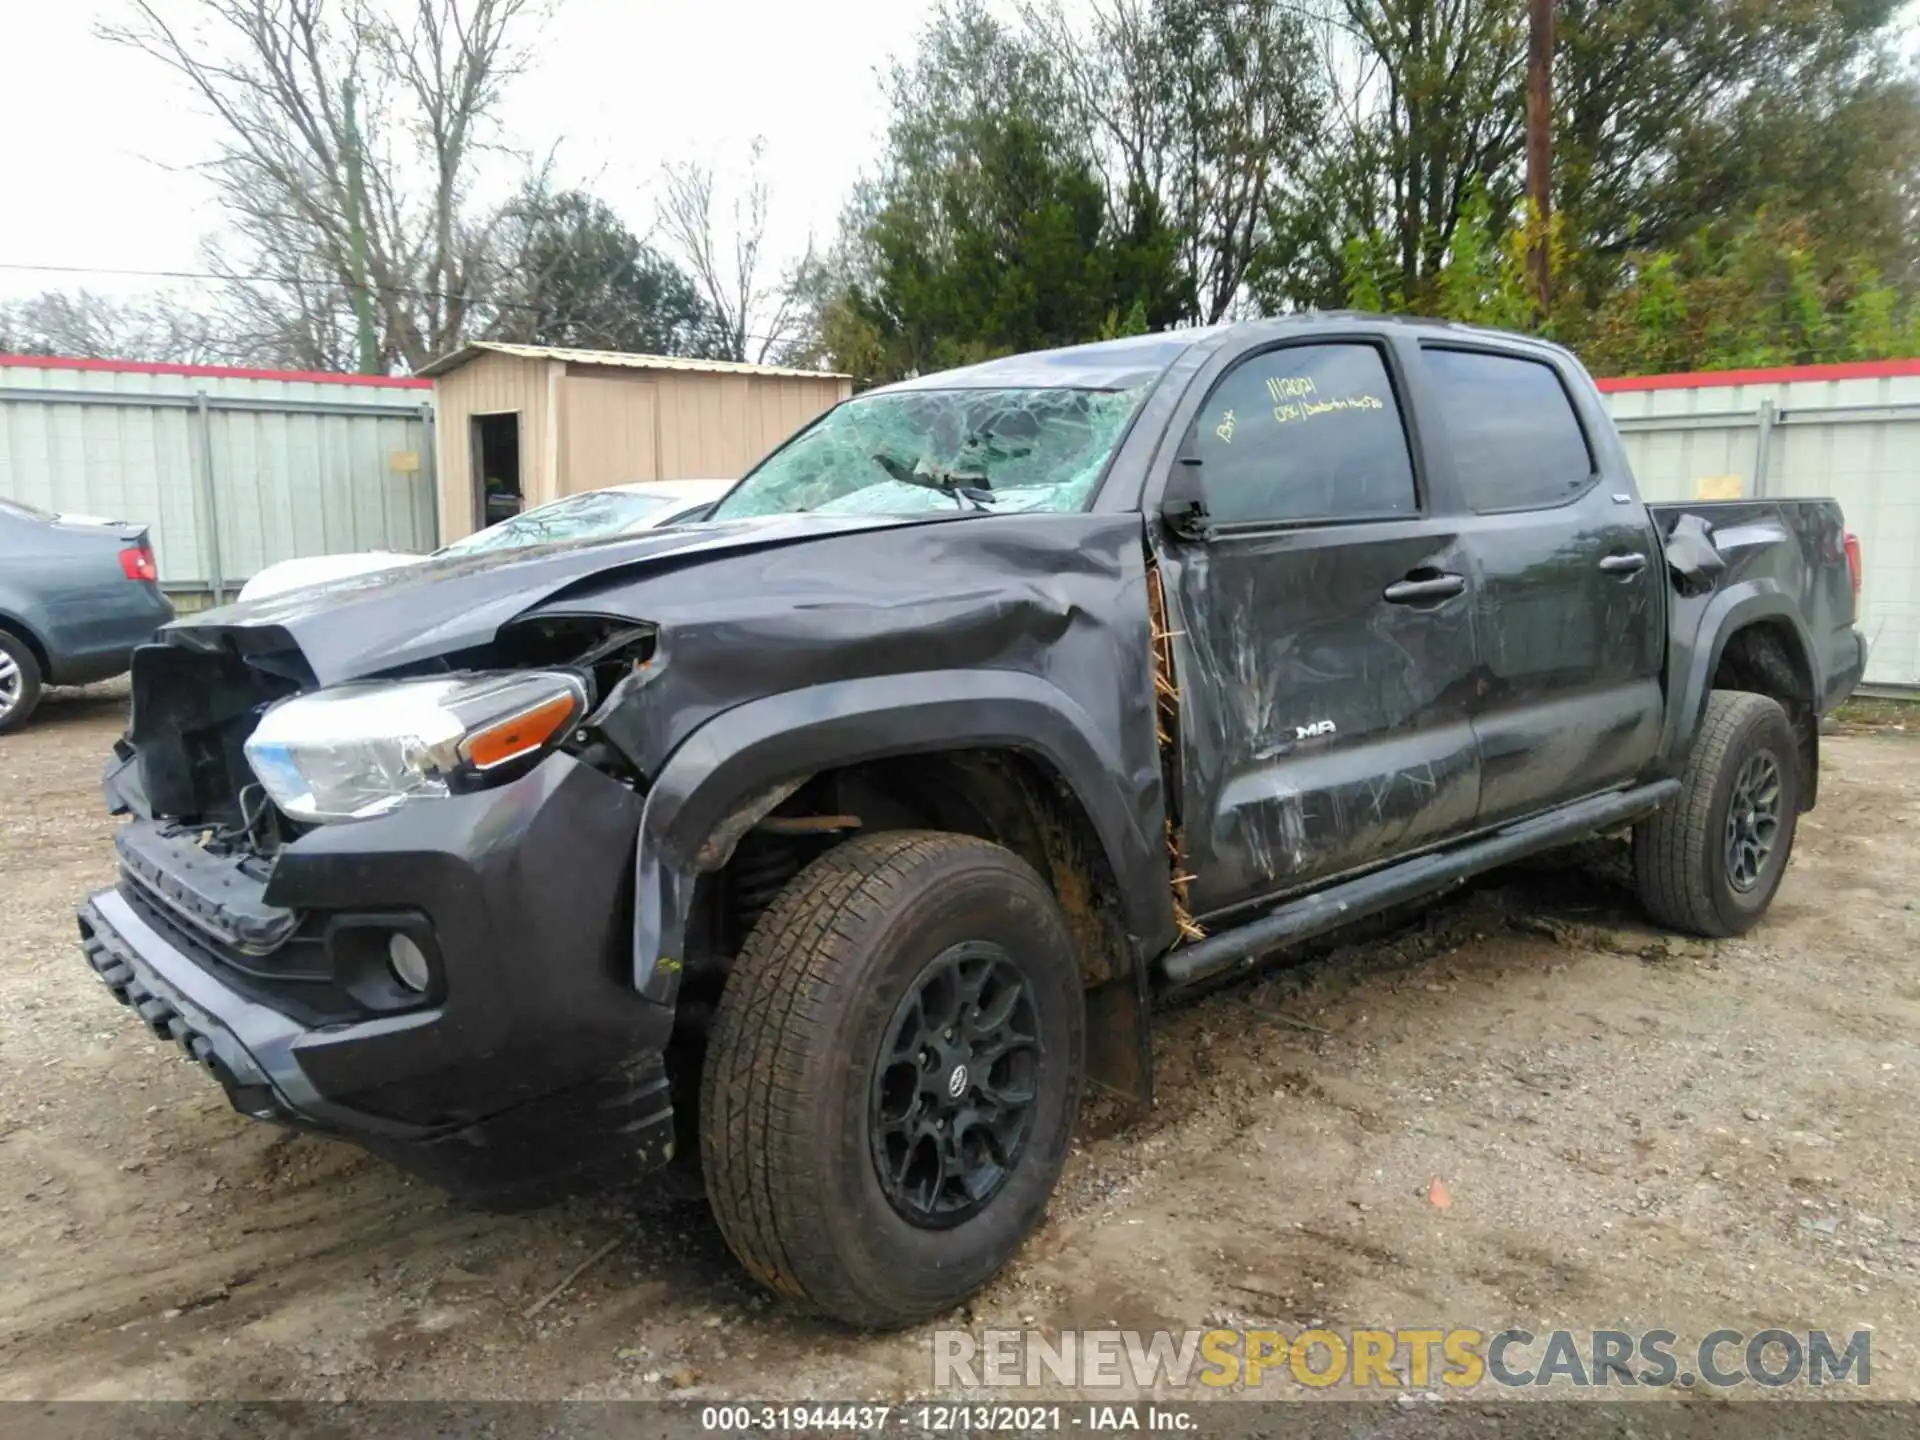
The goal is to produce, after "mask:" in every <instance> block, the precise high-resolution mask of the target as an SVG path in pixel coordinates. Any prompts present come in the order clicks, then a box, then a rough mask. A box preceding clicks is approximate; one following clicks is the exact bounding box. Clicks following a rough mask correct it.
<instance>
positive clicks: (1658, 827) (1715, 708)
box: [1633, 690, 1802, 939]
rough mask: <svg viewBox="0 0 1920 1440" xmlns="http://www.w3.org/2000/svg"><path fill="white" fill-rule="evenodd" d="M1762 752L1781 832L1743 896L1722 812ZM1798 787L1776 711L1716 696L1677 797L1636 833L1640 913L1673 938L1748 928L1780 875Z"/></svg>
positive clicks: (1754, 699) (1759, 698)
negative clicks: (1775, 781)
mask: <svg viewBox="0 0 1920 1440" xmlns="http://www.w3.org/2000/svg"><path fill="white" fill-rule="evenodd" d="M1762 752H1766V753H1770V754H1771V755H1772V756H1773V758H1774V761H1775V762H1776V764H1777V765H1778V767H1779V775H1780V796H1779V804H1778V809H1779V815H1778V826H1779V828H1778V832H1777V836H1776V839H1775V841H1774V844H1773V847H1772V850H1771V852H1770V853H1769V854H1768V856H1767V858H1766V862H1765V864H1764V865H1763V866H1762V867H1761V869H1760V871H1759V876H1758V883H1757V884H1755V885H1754V886H1753V887H1752V888H1751V889H1748V890H1744V891H1743V890H1740V889H1738V888H1736V887H1735V885H1734V883H1733V881H1732V880H1731V878H1730V877H1729V867H1728V862H1727V824H1728V810H1729V808H1730V806H1731V803H1732V799H1733V792H1734V789H1735V786H1736V783H1737V781H1738V779H1739V777H1740V774H1741V771H1742V768H1743V767H1744V766H1745V765H1746V764H1747V762H1748V760H1749V759H1750V758H1752V757H1753V756H1754V755H1756V754H1759V753H1762ZM1801 783H1802V779H1801V775H1800V747H1799V745H1798V743H1797V742H1796V740H1795V738H1794V733H1793V725H1792V723H1791V722H1790V721H1789V720H1788V719H1787V712H1786V711H1784V710H1782V709H1781V708H1780V705H1779V702H1777V701H1775V700H1771V699H1769V698H1768V697H1767V696H1765V695H1754V694H1750V693H1748V692H1746V691H1743V690H1715V691H1714V692H1713V693H1712V694H1711V695H1710V696H1708V698H1707V708H1706V713H1705V714H1704V715H1703V716H1702V717H1701V721H1700V734H1699V736H1698V738H1696V739H1695V741H1694V745H1693V753H1692V755H1691V756H1690V757H1689V759H1688V761H1687V768H1686V771H1685V773H1684V774H1683V775H1682V776H1681V777H1680V784H1681V791H1680V794H1679V795H1678V796H1677V797H1675V798H1674V799H1673V800H1672V801H1670V802H1669V803H1668V804H1666V805H1665V806H1663V807H1662V808H1661V809H1660V810H1658V811H1656V812H1655V813H1654V814H1653V815H1651V816H1649V817H1648V818H1647V819H1645V820H1643V821H1641V822H1640V823H1639V824H1638V825H1636V826H1635V827H1634V831H1633V876H1634V885H1635V888H1636V889H1637V890H1638V891H1639V895H1640V903H1641V904H1643V905H1644V906H1646V909H1647V913H1648V914H1649V915H1651V916H1652V917H1653V918H1654V919H1655V920H1657V921H1659V922H1660V923H1661V924H1662V925H1666V926H1669V927H1670V928H1672V929H1675V930H1684V931H1688V932H1690V933H1691V934H1695V935H1705V936H1708V937H1711V938H1715V939H1718V938H1722V937H1725V936H1729V935H1742V934H1745V933H1746V932H1747V931H1748V930H1750V929H1752V928H1753V926H1754V925H1755V923H1756V922H1758V921H1759V919H1760V917H1761V916H1762V915H1764V914H1766V912H1767V906H1768V905H1769V904H1771V903H1772V901H1773V896H1774V892H1775V891H1776V890H1778V889H1779V888H1780V879H1781V876H1782V875H1784V874H1785V873H1786V868H1787V860H1788V858H1789V856H1790V855H1791V854H1792V852H1793V834H1794V827H1795V822H1796V821H1797V820H1798V818H1799V813H1800V789H1801Z"/></svg>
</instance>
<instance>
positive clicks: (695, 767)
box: [633, 670, 1173, 1004]
mask: <svg viewBox="0 0 1920 1440" xmlns="http://www.w3.org/2000/svg"><path fill="white" fill-rule="evenodd" d="M643 703H644V702H643ZM968 748H998V749H1009V750H1016V751H1022V752H1025V753H1026V754H1029V755H1031V756H1034V757H1035V758H1037V759H1039V760H1042V761H1044V762H1045V763H1047V764H1048V765H1050V766H1051V767H1052V768H1053V769H1054V770H1056V771H1057V772H1058V773H1059V774H1060V775H1061V776H1062V777H1063V778H1064V779H1065V781H1066V783H1067V784H1068V785H1069V786H1070V787H1072V790H1073V792H1074V794H1075V796H1076V797H1077V799H1078V800H1079V802H1080V804H1081V806H1082V807H1083V808H1084V809H1085V811H1086V814H1087V817H1088V819H1089V820H1090V821H1091V822H1092V825H1093V829H1094V832H1095V836H1096V838H1097V840H1098V843H1099V844H1100V846H1101V848H1102V850H1103V851H1104V853H1105V857H1106V860H1107V863H1108V865H1109V866H1110V867H1111V868H1112V872H1113V875H1114V877H1115V878H1116V879H1117V880H1118V882H1119V891H1120V903H1121V906H1122V917H1123V921H1124V924H1125V927H1126V930H1127V932H1128V934H1129V935H1130V936H1133V937H1136V938H1137V939H1138V938H1140V937H1144V938H1145V939H1146V940H1148V941H1154V940H1155V939H1156V938H1157V937H1160V936H1171V935H1172V933H1173V899H1172V891H1171V889H1170V888H1169V885H1168V875H1167V860H1166V854H1165V850H1164V846H1163V844H1162V843H1161V840H1160V838H1159V837H1160V833H1161V830H1162V828H1163V826H1164V821H1163V818H1162V812H1161V805H1162V804H1164V798H1163V797H1161V798H1158V799H1157V801H1156V803H1154V804H1153V805H1151V806H1148V807H1140V806H1139V805H1138V803H1137V801H1132V800H1129V798H1128V795H1127V791H1126V789H1125V787H1124V786H1123V785H1122V783H1121V781H1120V779H1119V778H1118V777H1120V776H1122V775H1123V774H1124V773H1125V772H1124V770H1123V768H1122V766H1121V762H1120V759H1119V756H1118V753H1117V750H1116V748H1115V747H1114V745H1113V744H1111V743H1110V742H1109V741H1108V740H1107V739H1106V737H1102V736H1100V735H1099V734H1098V732H1097V730H1096V728H1095V726H1094V724H1093V721H1092V718H1091V717H1090V716H1089V715H1088V714H1087V712H1086V711H1085V709H1084V708H1082V707H1081V705H1080V704H1079V703H1078V702H1077V701H1075V700H1074V699H1073V697H1072V696H1070V695H1068V694H1067V693H1066V692H1065V691H1063V690H1061V689H1060V688H1059V687H1058V686H1056V685H1054V684H1052V683H1050V682H1049V681H1046V680H1043V679H1041V678H1039V677H1037V676H1033V675H1027V674H1023V673H1021V672H1019V671H1012V670H936V671H922V672H920V673H917V674H907V675H888V676H877V677H872V678H867V679H855V680H844V681H837V682H834V683H832V684H827V685H817V686H811V687H809V688H807V689H804V690H794V691H787V692H784V693H782V694H778V695H772V696H768V697H766V698H765V699H761V700H755V701H752V702H749V703H748V704H745V705H741V706H737V707H735V708H734V709H731V710H727V711H725V712H723V713H722V714H720V715H717V716H715V717H714V718H713V719H711V720H709V721H707V722H706V723H705V724H704V725H702V726H701V727H700V728H699V729H698V730H695V731H694V732H693V733H692V734H691V735H690V736H688V737H687V739H686V740H684V741H683V742H681V744H680V745H679V746H678V747H676V748H675V750H674V751H673V753H672V754H671V756H670V757H669V758H668V760H667V762H666V763H665V764H664V765H663V766H662V767H661V768H660V772H659V774H658V775H657V776H656V777H655V779H654V782H653V785H652V787H651V788H650V789H649V790H648V792H647V800H646V806H645V809H644V810H643V812H642V814H641V819H640V843H639V847H638V853H637V855H636V858H635V862H634V864H635V875H634V880H635V886H634V907H633V908H634V917H633V923H634V933H633V967H634V968H633V981H634V984H635V986H636V987H637V988H638V989H639V990H640V991H641V993H642V994H643V995H646V996H647V998H649V999H652V1000H655V1001H656V1002H658V1003H663V1004H671V1003H672V1001H673V997H674V995H675V993H676V991H677V989H678V986H679V975H680V968H681V960H682V951H683V947H684V945H685V941H686V933H687V921H688V914H689V910H690V907H691V905H692V900H693V889H694V884H695V882H696V880H697V879H698V877H699V875H700V874H701V872H702V871H705V870H712V869H717V868H718V867H719V865H720V864H722V863H724V857H723V856H719V855H716V854H715V853H714V852H713V851H712V849H711V848H707V841H708V838H709V837H710V836H712V835H713V834H714V832H715V831H716V830H717V829H718V828H719V827H720V826H721V824H722V822H724V821H727V820H728V818H729V817H730V816H733V815H735V814H736V813H737V812H739V811H741V810H742V809H743V808H749V807H751V806H752V805H753V802H754V800H755V799H756V798H760V797H765V796H767V795H769V794H774V795H775V796H776V797H777V795H778V792H779V790H780V789H781V787H783V786H786V787H792V786H793V785H795V784H797V783H799V782H803V781H804V780H806V779H807V778H808V777H810V776H812V775H814V774H817V773H819V772H820V771H822V770H828V769H833V768H836V767H838V766H842V765H852V764H857V763H859V762H861V761H865V760H877V759H881V758H884V757H887V756H894V755H908V754H913V753H915V752H916V751H929V750H953V749H968ZM1154 783H1155V794H1156V796H1158V789H1157V786H1158V775H1157V774H1156V775H1155V776H1154ZM774 803H777V798H776V800H775V802H774ZM769 808H770V806H769ZM1143 808H1145V809H1151V810H1152V811H1153V813H1152V814H1142V813H1140V811H1141V810H1142V809H1143ZM703 848H706V849H707V853H705V854H704V855H703V854H702V851H703ZM726 848H727V849H729V850H730V848H731V847H730V846H727V847H726ZM1149 877H1151V878H1149ZM1138 950H1139V946H1138V945H1136V951H1137V952H1138ZM1131 958H1132V959H1133V962H1134V964H1135V965H1136V966H1139V965H1142V964H1144V958H1143V957H1142V955H1141V954H1140V953H1136V954H1135V956H1133V957H1131Z"/></svg>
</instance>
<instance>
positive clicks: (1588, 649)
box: [1416, 340, 1666, 826]
mask: <svg viewBox="0 0 1920 1440" xmlns="http://www.w3.org/2000/svg"><path fill="white" fill-rule="evenodd" d="M1418 363H1419V371H1418V374H1417V376H1416V383H1417V384H1418V385H1419V387H1420V393H1421V398H1422V400H1423V402H1425V405H1424V408H1423V411H1422V415H1423V419H1425V418H1426V417H1427V415H1428V413H1429V412H1431V413H1432V423H1430V424H1428V425H1427V431H1426V433H1427V436H1428V441H1429V443H1430V444H1431V445H1433V446H1434V449H1435V452H1436V454H1435V460H1436V466H1437V467H1443V468H1445V469H1447V470H1448V471H1450V475H1451V482H1452V484H1453V485H1454V486H1456V487H1457V489H1458V492H1459V495H1460V498H1461V500H1462V501H1463V503H1464V504H1465V506H1466V508H1467V509H1468V510H1469V511H1471V512H1472V514H1471V516H1470V517H1467V518H1464V519H1463V520H1462V523H1461V527H1460V531H1461V537H1462V543H1463V545H1464V546H1465V549H1466V552H1467V556H1468V563H1469V565H1470V567H1471V580H1472V585H1473V589H1474V592H1475V596H1476V599H1475V603H1474V608H1473V623H1474V630H1475V645H1476V649H1477V651H1478V655H1479V666H1478V669H1477V671H1476V674H1475V690H1476V692H1477V693H1476V696H1475V700H1474V717H1473V725H1474V730H1475V733H1476V734H1477V736H1478V737H1479V744H1480V808H1479V814H1478V817H1477V823H1478V824H1479V825H1482V826H1485V825H1491V824H1497V823H1499V822H1501V821H1503V820H1508V819H1512V818H1514V817H1516V816H1519V815H1524V814H1527V813H1529V812H1531V811H1535V810H1541V809H1545V808H1548V807H1550V806H1552V805H1555V804H1559V803H1562V802H1564V801H1567V800H1571V799H1574V798H1577V797H1578V796H1581V795H1586V794H1591V793H1593V792H1595V791H1598V790H1603V789H1606V788H1608V787H1609V786H1611V785H1615V784H1619V783H1621V782H1623V781H1626V780H1630V779H1632V778H1634V777H1635V776H1636V775H1638V774H1639V773H1641V772H1642V771H1643V770H1644V769H1645V767H1646V766H1647V764H1648V763H1649V762H1650V761H1651V760H1652V758H1653V755H1654V752H1655V749H1656V747H1657V746H1658V744H1659V738H1660V724H1661V719H1662V716H1663V714H1664V708H1663V699H1662V692H1661V688H1660V677H1661V663H1662V656H1663V652H1664V648H1665V647H1664V636H1665V629H1664V627H1665V624H1666V616H1665V608H1664V603H1665V602H1664V591H1663V590H1662V588H1661V587H1662V578H1663V574H1664V571H1663V567H1662V565H1661V563H1660V550H1659V548H1658V544H1657V537H1656V536H1655V535H1654V532H1653V528H1652V522H1651V520H1650V519H1649V517H1648V515H1647V511H1646V507H1645V506H1644V505H1642V504H1641V503H1640V502H1639V498H1638V496H1637V495H1635V494H1634V491H1633V484H1632V481H1631V478H1630V477H1629V474H1628V471H1627V469H1626V465H1625V461H1624V459H1623V458H1621V457H1620V455H1619V453H1618V446H1617V443H1615V442H1614V439H1613V436H1612V432H1611V430H1610V429H1609V428H1607V426H1608V422H1607V420H1606V417H1605V415H1604V414H1603V413H1601V412H1600V408H1599V401H1598V400H1597V398H1595V397H1594V395H1593V393H1592V388H1591V385H1590V384H1589V383H1588V382H1587V381H1586V380H1585V379H1584V377H1583V376H1581V375H1580V374H1579V373H1578V372H1577V370H1574V369H1572V368H1570V367H1569V366H1568V365H1567V362H1566V361H1565V360H1564V359H1562V358H1561V357H1559V356H1558V355H1556V354H1555V353H1553V352H1549V351H1546V350H1540V351H1531V350H1522V349H1510V350H1503V349H1501V348H1499V347H1498V346H1497V345H1486V346H1479V345H1471V344H1463V343H1456V342H1454V341H1452V340H1448V341H1445V342H1441V343H1433V342H1426V343H1422V344H1421V345H1420V347H1419V361H1418Z"/></svg>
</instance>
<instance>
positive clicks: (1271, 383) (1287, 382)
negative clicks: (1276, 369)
mask: <svg viewBox="0 0 1920 1440" xmlns="http://www.w3.org/2000/svg"><path fill="white" fill-rule="evenodd" d="M1318 393H1319V392H1318V391H1317V390H1316V389H1314V385H1313V377H1312V376H1311V375H1270V376H1268V377H1267V394H1268V395H1270V396H1272V397H1273V399H1274V401H1275V402H1276V403H1277V402H1279V401H1281V400H1292V399H1294V398H1295V397H1296V396H1300V395H1316V394H1318Z"/></svg>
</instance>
